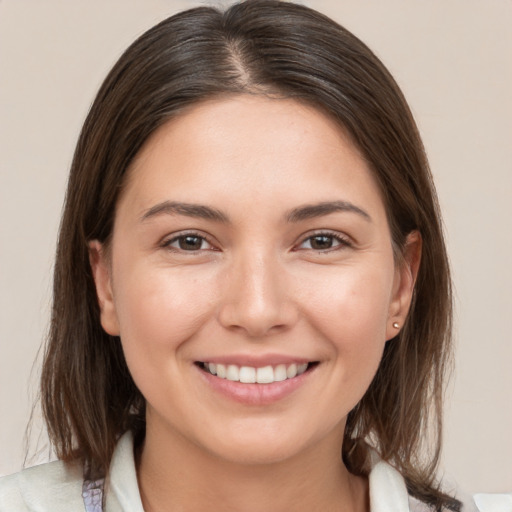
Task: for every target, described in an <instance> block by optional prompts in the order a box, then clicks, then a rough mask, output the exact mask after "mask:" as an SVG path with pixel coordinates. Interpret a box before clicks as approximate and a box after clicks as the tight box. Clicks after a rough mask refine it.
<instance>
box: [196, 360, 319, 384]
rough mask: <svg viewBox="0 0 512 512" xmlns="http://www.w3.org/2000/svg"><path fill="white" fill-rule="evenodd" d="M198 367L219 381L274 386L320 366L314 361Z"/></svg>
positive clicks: (205, 363)
mask: <svg viewBox="0 0 512 512" xmlns="http://www.w3.org/2000/svg"><path fill="white" fill-rule="evenodd" d="M196 365H197V366H198V367H199V368H200V369H201V370H203V371H204V372H206V373H208V374H210V375H213V376H215V377H217V378H219V379H225V380H229V381H232V382H240V383H243V384H273V383H274V382H283V381H286V380H291V379H295V378H296V377H299V376H300V375H302V374H303V373H306V372H308V371H311V370H312V369H313V368H314V367H315V366H317V365H318V362H317V361H312V362H309V363H302V364H297V363H291V364H278V365H275V366H272V365H266V366H262V367H253V366H238V365H235V364H221V363H210V362H203V361H198V362H196Z"/></svg>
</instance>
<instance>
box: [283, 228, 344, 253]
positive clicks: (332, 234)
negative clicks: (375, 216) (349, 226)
mask: <svg viewBox="0 0 512 512" xmlns="http://www.w3.org/2000/svg"><path fill="white" fill-rule="evenodd" d="M315 236H326V237H331V238H333V239H334V240H336V241H337V242H339V245H337V246H335V247H330V248H328V249H324V250H321V249H313V248H307V249H300V246H301V245H302V244H304V242H306V241H307V240H309V239H311V238H314V237H315ZM353 245H354V244H353V242H352V240H351V238H350V237H348V236H347V235H345V234H343V233H340V232H338V231H329V230H325V229H324V230H322V229H320V230H316V231H313V232H309V233H306V234H305V235H303V236H302V237H301V238H300V241H299V243H297V244H296V245H295V247H294V249H293V250H306V251H314V252H318V253H327V252H332V251H337V250H340V249H343V248H346V247H353Z"/></svg>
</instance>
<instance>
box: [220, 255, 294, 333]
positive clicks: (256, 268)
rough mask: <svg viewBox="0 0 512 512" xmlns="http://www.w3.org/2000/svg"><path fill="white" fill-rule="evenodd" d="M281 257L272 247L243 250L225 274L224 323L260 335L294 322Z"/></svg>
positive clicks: (222, 318)
mask: <svg viewBox="0 0 512 512" xmlns="http://www.w3.org/2000/svg"><path fill="white" fill-rule="evenodd" d="M283 274H284V272H283V269H282V267H281V265H280V262H279V261H278V258H277V257H276V255H275V254H274V253H273V251H272V250H270V249H269V248H260V249H255V248H254V247H253V248H252V249H249V250H244V251H241V252H240V253H239V254H238V255H237V256H236V257H235V258H234V261H233V262H232V265H231V267H230V269H229V271H228V275H227V276H226V279H227V282H226V283H225V285H226V288H225V296H224V297H223V299H224V300H223V304H222V309H221V312H220V320H221V323H222V324H223V325H224V326H225V327H228V328H231V329H241V330H244V331H245V332H246V333H247V334H248V335H249V336H251V337H260V336H264V335H266V334H268V333H269V332H270V331H275V330H276V329H281V330H282V329H285V328H286V327H287V326H290V325H291V324H292V323H293V322H294V321H295V314H294V312H293V309H294V308H293V305H292V302H291V301H290V297H289V290H288V289H287V286H286V282H285V281H286V280H285V279H284V275H283Z"/></svg>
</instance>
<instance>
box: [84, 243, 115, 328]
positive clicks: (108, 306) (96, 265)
mask: <svg viewBox="0 0 512 512" xmlns="http://www.w3.org/2000/svg"><path fill="white" fill-rule="evenodd" d="M89 262H90V264H91V269H92V275H93V278H94V284H95V285H96V294H97V296H98V303H99V306H100V319H101V326H102V327H103V329H104V330H105V331H106V332H107V333H108V334H110V335H112V336H119V322H118V320H117V312H116V307H115V303H114V294H113V293H112V278H111V269H110V262H109V260H108V256H107V254H106V251H105V248H104V247H103V245H102V244H101V243H100V242H98V240H93V241H91V242H89Z"/></svg>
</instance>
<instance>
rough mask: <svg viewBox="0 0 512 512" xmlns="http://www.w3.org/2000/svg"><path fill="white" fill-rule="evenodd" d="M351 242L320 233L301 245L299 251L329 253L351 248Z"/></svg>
mask: <svg viewBox="0 0 512 512" xmlns="http://www.w3.org/2000/svg"><path fill="white" fill-rule="evenodd" d="M349 246H350V242H349V241H348V240H346V239H345V238H343V237H342V236H340V235H338V234H330V233H318V234H317V235H313V236H309V237H308V238H306V239H304V241H303V242H302V243H301V244H300V245H299V249H308V250H311V251H319V252H322V251H329V250H336V249H342V248H343V247H349Z"/></svg>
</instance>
